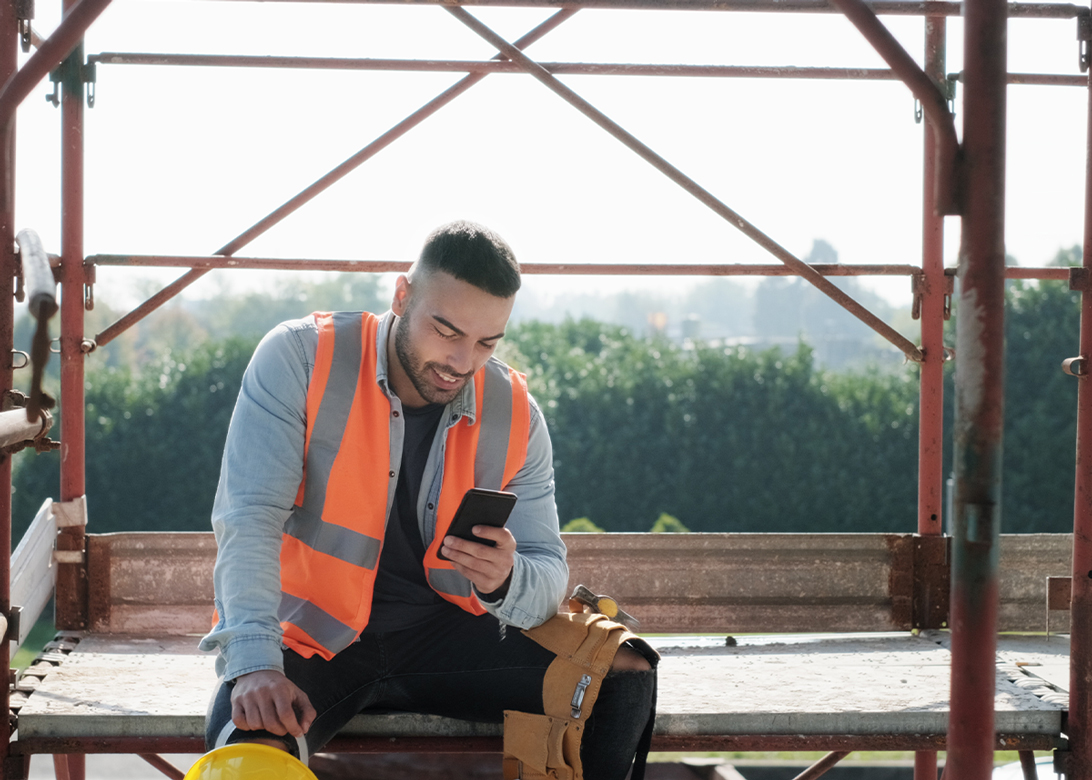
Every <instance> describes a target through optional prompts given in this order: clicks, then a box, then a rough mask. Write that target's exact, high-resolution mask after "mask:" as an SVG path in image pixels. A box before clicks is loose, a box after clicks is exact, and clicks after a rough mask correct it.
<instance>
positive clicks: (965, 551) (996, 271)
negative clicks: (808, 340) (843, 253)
mask: <svg viewBox="0 0 1092 780" xmlns="http://www.w3.org/2000/svg"><path fill="white" fill-rule="evenodd" d="M964 8H965V17H964V24H965V32H964V51H965V59H966V63H965V70H964V73H965V81H966V88H965V89H964V91H963V160H962V170H961V174H962V175H961V176H960V177H959V179H958V182H959V184H960V185H961V187H962V197H961V198H959V200H960V201H961V204H962V209H961V212H962V216H963V235H962V246H961V249H960V262H959V279H960V283H961V290H960V306H959V320H958V326H957V338H956V354H957V356H958V357H957V364H956V421H955V431H954V434H955V459H954V460H955V471H956V490H955V517H954V530H955V533H954V538H953V540H952V592H951V628H952V688H951V691H952V696H951V717H950V721H949V727H948V756H947V762H946V765H945V776H946V777H947V778H949V779H950V780H956V779H957V778H958V780H988V778H989V777H990V775H991V773H992V770H993V750H994V734H993V727H994V717H993V715H994V685H995V674H996V668H995V663H996V661H995V657H996V648H997V610H998V571H999V547H1000V538H999V537H1000V530H1001V465H1002V458H1001V453H1002V431H1003V424H1004V339H1003V335H1004V315H1005V309H1004V306H1005V282H1004V279H1005V102H1006V101H1005V89H1006V87H1005V73H1006V72H1007V70H1006V64H1007V51H1006V48H1007V40H1006V37H1007V28H1008V18H1007V16H1006V6H1005V3H1004V2H999V0H968V2H967V3H966V4H965V5H964Z"/></svg>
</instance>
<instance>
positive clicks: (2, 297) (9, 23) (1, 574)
mask: <svg viewBox="0 0 1092 780" xmlns="http://www.w3.org/2000/svg"><path fill="white" fill-rule="evenodd" d="M17 29H18V25H17V24H16V21H15V3H14V0H8V2H4V3H0V30H2V31H3V34H0V81H3V82H4V83H7V81H8V79H10V78H11V76H12V74H14V73H15V71H16V69H17V68H18V64H19V50H18V43H17V42H16V41H17V40H18V37H19V36H18V33H17ZM0 150H2V151H0V166H3V167H0V188H3V189H5V190H6V191H7V196H6V197H3V198H2V200H0V202H2V206H0V249H3V250H4V251H3V254H2V255H0V257H2V260H0V264H2V268H3V271H0V386H2V387H4V388H9V387H11V386H12V379H13V374H14V372H13V370H12V354H11V350H12V348H13V347H14V331H15V325H14V319H15V264H16V263H18V262H19V258H18V256H17V255H16V254H15V198H14V192H13V190H14V185H15V124H14V123H13V122H12V123H7V125H6V126H4V125H2V124H0ZM10 612H11V457H10V456H9V457H6V458H3V461H2V462H0V613H2V614H4V615H7V614H9V613H10ZM0 645H2V647H0V661H3V668H4V669H7V668H8V667H10V666H11V658H10V648H11V644H10V643H9V642H0ZM10 703H11V695H10V690H9V689H8V686H7V685H6V684H5V685H4V686H3V695H2V698H0V704H3V710H0V711H2V712H7V711H8V709H9V706H10ZM5 736H6V735H5ZM9 752H10V749H9V743H8V740H7V739H4V740H3V745H2V746H0V777H4V776H6V774H7V764H8V756H9Z"/></svg>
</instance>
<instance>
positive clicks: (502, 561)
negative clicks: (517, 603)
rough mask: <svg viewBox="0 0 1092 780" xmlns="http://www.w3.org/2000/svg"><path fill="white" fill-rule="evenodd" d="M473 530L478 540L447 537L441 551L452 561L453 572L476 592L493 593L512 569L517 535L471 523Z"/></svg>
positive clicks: (505, 529)
mask: <svg viewBox="0 0 1092 780" xmlns="http://www.w3.org/2000/svg"><path fill="white" fill-rule="evenodd" d="M474 533H475V535H476V536H477V537H479V538H480V539H481V540H482V541H481V542H472V541H469V540H467V539H460V538H459V537H457V536H448V537H446V538H445V539H444V545H443V552H444V554H445V555H446V556H447V557H448V559H449V560H450V561H451V562H452V563H453V564H455V571H457V572H459V574H461V575H463V576H464V577H466V578H467V579H468V580H470V581H471V582H472V583H473V584H474V587H475V588H477V589H478V592H479V593H492V592H494V591H495V590H497V589H498V588H500V587H501V586H502V585H503V584H504V583H505V581H507V579H508V575H509V574H510V573H511V572H512V566H513V565H514V564H515V556H516V538H515V537H514V536H512V532H511V531H509V530H508V529H507V528H503V527H501V528H497V527H494V526H490V525H478V526H474ZM485 542H491V543H492V544H493V545H495V546H490V545H489V544H486V543H485Z"/></svg>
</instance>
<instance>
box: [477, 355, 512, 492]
mask: <svg viewBox="0 0 1092 780" xmlns="http://www.w3.org/2000/svg"><path fill="white" fill-rule="evenodd" d="M484 376H485V388H484V389H483V390H482V411H481V414H480V415H479V420H480V423H481V426H482V427H481V430H480V431H479V432H478V452H477V455H476V456H475V458H474V484H475V486H477V487H482V488H488V489H489V490H500V489H501V480H502V479H504V463H505V461H506V460H507V459H508V438H509V436H510V435H511V433H512V377H511V375H510V374H509V373H508V367H507V366H505V365H504V364H503V363H500V362H498V361H496V360H490V361H489V362H488V363H486V364H485V372H484Z"/></svg>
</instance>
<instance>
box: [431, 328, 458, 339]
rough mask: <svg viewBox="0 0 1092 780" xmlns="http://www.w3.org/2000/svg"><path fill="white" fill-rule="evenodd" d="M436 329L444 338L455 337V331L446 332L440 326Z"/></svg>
mask: <svg viewBox="0 0 1092 780" xmlns="http://www.w3.org/2000/svg"><path fill="white" fill-rule="evenodd" d="M435 330H436V334H437V335H438V336H439V337H440V338H442V339H453V338H455V334H454V333H444V332H443V331H442V330H440V329H439V328H435Z"/></svg>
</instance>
